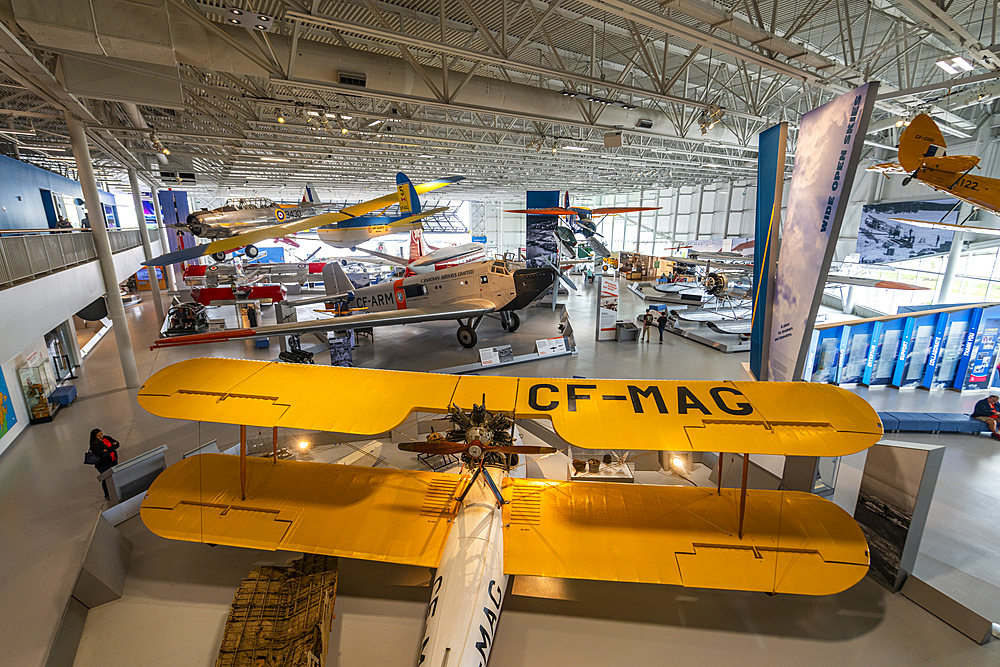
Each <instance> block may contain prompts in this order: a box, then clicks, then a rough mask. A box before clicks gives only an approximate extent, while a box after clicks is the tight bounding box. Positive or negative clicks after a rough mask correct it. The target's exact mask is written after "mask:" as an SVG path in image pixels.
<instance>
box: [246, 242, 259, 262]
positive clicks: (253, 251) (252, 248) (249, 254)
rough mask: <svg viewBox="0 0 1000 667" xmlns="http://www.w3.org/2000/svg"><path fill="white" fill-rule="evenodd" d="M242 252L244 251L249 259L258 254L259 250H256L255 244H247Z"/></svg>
mask: <svg viewBox="0 0 1000 667" xmlns="http://www.w3.org/2000/svg"><path fill="white" fill-rule="evenodd" d="M243 252H244V253H246V256H247V257H249V258H250V259H254V258H255V257H257V255H259V254H260V250H258V249H257V246H255V245H248V246H247V247H246V248H244V249H243Z"/></svg>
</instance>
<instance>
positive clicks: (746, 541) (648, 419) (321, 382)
mask: <svg viewBox="0 0 1000 667" xmlns="http://www.w3.org/2000/svg"><path fill="white" fill-rule="evenodd" d="M138 400H139V404H140V405H141V406H142V407H143V408H145V409H146V410H148V411H149V412H151V413H153V414H155V415H159V416H162V417H169V418H175V419H196V420H199V421H211V422H222V423H228V424H240V425H245V424H248V423H252V424H253V425H256V426H267V427H274V428H275V429H277V427H279V426H280V427H288V428H301V429H310V430H322V431H331V432H341V433H358V434H361V433H365V434H367V433H384V432H387V431H389V430H391V429H393V428H395V427H397V426H398V425H399V424H400V423H402V422H403V421H404V420H405V419H406V418H407V417H408V416H409V415H410V414H411V413H412V412H429V413H441V414H447V415H449V418H450V419H451V421H452V422H453V426H454V428H453V429H452V430H451V431H449V432H448V433H447V436H446V439H442V438H441V437H440V436H438V437H437V438H428V442H426V443H408V444H405V445H404V446H401V449H405V450H408V451H418V452H426V453H453V454H461V455H462V457H463V461H464V465H463V469H462V473H461V474H451V473H437V472H418V471H412V470H393V469H386V468H362V467H355V466H343V465H326V464H320V463H314V462H302V461H279V460H277V457H276V456H275V457H274V458H273V459H262V458H250V459H247V458H246V456H245V442H246V436H245V433H246V429H245V427H243V426H241V445H242V447H241V450H242V453H241V456H240V457H235V456H225V455H210V454H205V455H201V456H196V457H192V458H188V459H185V460H183V461H181V462H179V463H176V464H174V465H172V466H171V467H169V468H168V469H167V470H166V471H165V472H163V473H162V474H161V475H160V476H159V477H157V479H156V480H155V481H154V482H153V484H152V486H151V487H150V489H149V491H148V493H147V495H146V498H145V500H144V501H143V504H142V510H141V516H142V519H143V521H144V522H145V523H146V525H147V526H148V527H149V529H150V530H151V531H153V532H154V533H156V534H158V535H160V536H162V537H166V538H169V539H177V540H186V541H191V542H203V543H208V544H224V545H230V546H241V547H248V548H254V549H283V550H289V551H303V552H308V553H319V554H328V555H334V556H344V557H348V558H360V559H366V560H377V561H384V562H389V563H400V564H407V565H417V566H421V567H429V568H436V573H435V579H434V581H433V582H432V584H431V591H430V594H431V599H430V602H429V604H428V609H427V616H426V627H425V635H424V639H423V642H422V643H421V645H420V655H419V659H418V663H417V664H418V665H422V664H427V665H435V666H436V665H444V664H447V665H449V666H450V667H467V666H468V667H472V666H476V665H486V664H487V662H488V660H489V654H490V649H491V648H492V645H493V638H494V633H495V632H496V629H497V619H498V617H499V615H500V611H501V607H502V603H503V597H504V596H505V595H506V590H507V578H508V577H509V576H510V575H533V576H544V577H561V578H574V579H591V580H601V581H622V582H641V583H659V584H673V585H683V586H694V587H700V588H721V589H729V590H746V591H763V592H768V593H793V594H802V595H827V594H831V593H836V592H839V591H842V590H845V589H846V588H848V587H850V586H852V585H854V584H855V583H856V582H857V581H859V580H860V579H861V578H862V577H863V576H864V575H865V573H866V572H867V571H868V545H867V543H866V542H865V538H864V536H863V535H862V533H861V529H860V528H859V527H858V525H857V524H856V523H855V522H854V520H853V519H852V518H851V517H850V516H849V515H848V514H847V513H846V512H844V511H843V510H841V509H840V508H839V507H837V506H836V505H834V504H833V503H832V502H830V501H828V500H825V499H823V498H820V497H818V496H815V495H812V494H809V493H800V492H792V491H762V490H747V489H746V479H747V467H746V460H747V457H746V456H744V468H743V488H742V489H741V490H740V491H737V490H736V489H722V488H721V487H720V488H718V489H709V488H692V487H677V486H648V485H639V484H635V485H633V484H608V483H604V482H586V481H571V482H565V481H559V480H547V479H524V478H517V477H513V476H511V475H510V474H509V471H510V469H511V467H512V465H513V464H514V461H513V460H512V457H511V455H513V454H517V453H535V454H538V453H545V452H549V451H554V450H552V449H550V448H545V447H530V446H528V447H526V446H524V445H518V444H516V443H515V442H512V438H511V433H512V432H513V421H512V420H513V419H549V420H550V421H551V422H552V425H553V427H554V429H555V431H556V432H557V433H558V434H559V435H560V436H561V437H562V438H563V439H565V440H566V441H568V442H569V443H571V444H572V445H573V446H574V447H582V448H591V449H594V448H596V449H606V448H607V447H608V442H609V441H613V440H616V439H617V438H618V437H619V435H620V434H621V433H642V434H643V437H642V438H636V439H634V440H635V441H634V442H631V441H630V443H629V446H630V448H632V449H644V450H672V451H720V450H721V451H723V452H742V453H748V452H749V453H761V454H793V455H816V456H840V455H845V454H850V453H853V452H857V451H861V450H862V449H865V448H867V447H869V446H871V445H873V444H875V442H876V441H877V440H878V439H879V438H880V437H881V435H882V425H881V423H880V422H879V419H878V415H877V414H876V413H875V411H874V410H872V408H871V407H870V406H869V405H868V404H867V403H866V402H865V401H864V400H863V399H861V398H860V397H858V396H856V395H854V394H851V393H849V392H847V391H845V390H843V389H840V388H838V387H834V386H832V385H825V384H811V383H779V382H727V381H716V382H707V381H671V380H604V379H592V380H579V379H573V380H569V379H538V378H517V377H499V376H496V377H491V376H455V375H439V374H434V373H410V372H401V371H384V370H371V369H360V368H336V367H328V366H300V365H295V364H282V363H274V362H258V361H248V360H234V359H217V358H203V359H193V360H190V361H183V362H180V363H177V364H174V365H172V366H169V367H167V368H165V369H163V370H161V371H159V372H157V373H156V374H155V375H153V376H152V377H151V378H150V379H149V380H148V381H147V382H146V383H145V384H144V385H143V387H142V388H141V389H140V390H139V396H138ZM487 406H489V408H490V409H489V410H487ZM276 432H277V431H276V430H275V433H276ZM720 478H721V475H720ZM744 519H745V520H744Z"/></svg>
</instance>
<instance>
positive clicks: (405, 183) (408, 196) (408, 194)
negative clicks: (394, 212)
mask: <svg viewBox="0 0 1000 667" xmlns="http://www.w3.org/2000/svg"><path fill="white" fill-rule="evenodd" d="M396 190H397V191H398V192H399V211H400V213H420V199H419V198H418V197H417V191H416V189H415V188H414V187H413V183H410V179H408V178H407V177H406V174H404V173H403V172H399V173H397V174H396Z"/></svg>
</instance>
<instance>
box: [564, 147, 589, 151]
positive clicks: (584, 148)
mask: <svg viewBox="0 0 1000 667" xmlns="http://www.w3.org/2000/svg"><path fill="white" fill-rule="evenodd" d="M563 150H564V151H588V150H590V149H589V148H587V147H586V146H563Z"/></svg>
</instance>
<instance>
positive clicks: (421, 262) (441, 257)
mask: <svg viewBox="0 0 1000 667" xmlns="http://www.w3.org/2000/svg"><path fill="white" fill-rule="evenodd" d="M485 259H486V246H484V245H483V244H482V243H465V244H462V245H459V246H450V247H447V248H438V249H437V250H435V251H433V252H429V253H427V254H426V255H424V256H422V257H419V258H417V259H415V260H413V261H411V262H410V263H409V264H408V265H407V266H408V268H409V269H410V271H412V272H413V273H429V272H431V271H440V270H441V269H449V268H451V267H453V266H458V265H459V264H467V263H469V262H481V261H483V260H485Z"/></svg>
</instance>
